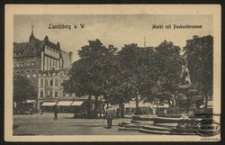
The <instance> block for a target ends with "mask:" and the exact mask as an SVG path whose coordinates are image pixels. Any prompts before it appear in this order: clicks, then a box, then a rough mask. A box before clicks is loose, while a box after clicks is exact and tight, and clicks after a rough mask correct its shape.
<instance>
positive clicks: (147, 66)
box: [118, 44, 156, 114]
mask: <svg viewBox="0 0 225 145" xmlns="http://www.w3.org/2000/svg"><path fill="white" fill-rule="evenodd" d="M154 53H155V52H154V50H153V48H152V47H147V48H142V47H138V46H137V44H128V45H125V46H124V47H123V48H122V50H121V51H119V52H118V55H119V58H120V63H121V69H122V74H123V75H122V76H124V78H123V79H122V80H123V81H122V84H123V86H124V88H126V90H127V91H128V92H129V95H130V96H131V97H130V98H133V99H135V101H136V113H137V114H138V113H139V105H138V103H139V102H140V100H142V99H144V98H147V97H148V98H149V97H150V96H151V94H152V89H151V88H152V87H154V85H155V79H156V77H155V76H156V75H155V67H154V63H155V62H154V61H155V59H154Z"/></svg>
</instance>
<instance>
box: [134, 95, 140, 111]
mask: <svg viewBox="0 0 225 145" xmlns="http://www.w3.org/2000/svg"><path fill="white" fill-rule="evenodd" d="M135 101H136V111H135V115H138V114H140V109H139V100H138V95H136V96H135Z"/></svg>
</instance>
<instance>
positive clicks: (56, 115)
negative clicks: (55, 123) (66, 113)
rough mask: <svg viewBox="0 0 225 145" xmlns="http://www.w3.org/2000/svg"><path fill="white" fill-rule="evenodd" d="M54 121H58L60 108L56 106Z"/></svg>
mask: <svg viewBox="0 0 225 145" xmlns="http://www.w3.org/2000/svg"><path fill="white" fill-rule="evenodd" d="M54 120H58V106H57V105H55V106H54Z"/></svg>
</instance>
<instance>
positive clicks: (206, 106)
mask: <svg viewBox="0 0 225 145" xmlns="http://www.w3.org/2000/svg"><path fill="white" fill-rule="evenodd" d="M204 106H205V114H207V110H208V95H207V93H206V94H205V104H204Z"/></svg>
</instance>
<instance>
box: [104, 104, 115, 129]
mask: <svg viewBox="0 0 225 145" xmlns="http://www.w3.org/2000/svg"><path fill="white" fill-rule="evenodd" d="M105 117H106V119H107V125H108V129H110V128H112V120H113V118H114V110H113V108H112V107H111V106H108V107H107V108H106V114H105Z"/></svg>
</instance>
